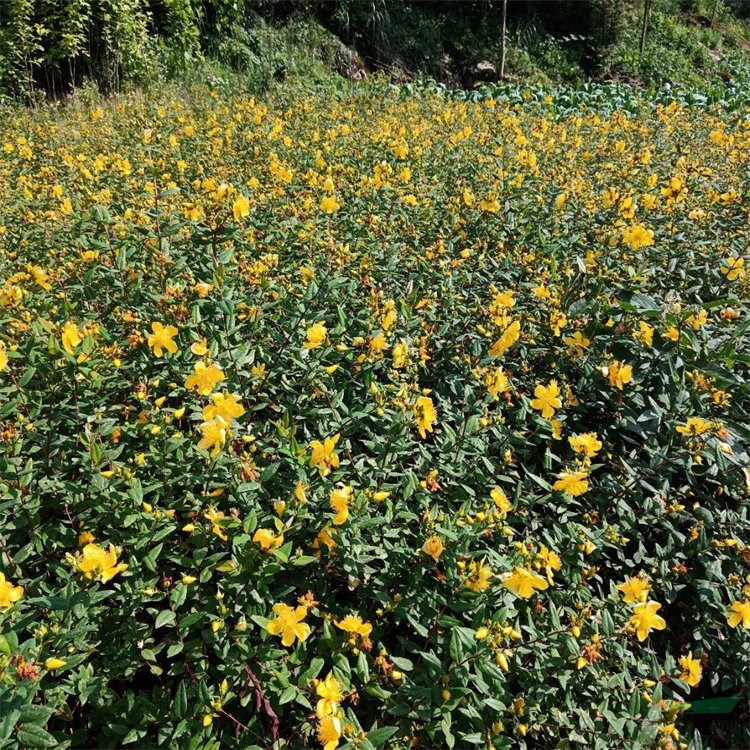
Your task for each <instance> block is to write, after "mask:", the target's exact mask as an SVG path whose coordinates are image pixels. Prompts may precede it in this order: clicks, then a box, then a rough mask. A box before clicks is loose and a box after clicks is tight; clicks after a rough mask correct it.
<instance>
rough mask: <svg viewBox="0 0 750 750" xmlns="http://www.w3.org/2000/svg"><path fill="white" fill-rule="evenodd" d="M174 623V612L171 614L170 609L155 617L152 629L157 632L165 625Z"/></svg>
mask: <svg viewBox="0 0 750 750" xmlns="http://www.w3.org/2000/svg"><path fill="white" fill-rule="evenodd" d="M174 622H175V614H174V612H172V610H171V609H165V610H164V611H163V612H159V614H158V615H157V616H156V624H155V625H154V628H155V629H156V630H158V629H159V628H163V627H164V626H165V625H174Z"/></svg>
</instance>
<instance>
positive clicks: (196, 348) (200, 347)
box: [190, 339, 208, 357]
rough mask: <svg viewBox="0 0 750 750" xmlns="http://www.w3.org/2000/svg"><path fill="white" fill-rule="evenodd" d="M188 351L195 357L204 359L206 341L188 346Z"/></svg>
mask: <svg viewBox="0 0 750 750" xmlns="http://www.w3.org/2000/svg"><path fill="white" fill-rule="evenodd" d="M190 351H191V352H192V353H193V354H195V356H196V357H205V356H206V354H208V344H207V342H206V339H201V340H200V341H195V342H194V343H192V344H191V345H190Z"/></svg>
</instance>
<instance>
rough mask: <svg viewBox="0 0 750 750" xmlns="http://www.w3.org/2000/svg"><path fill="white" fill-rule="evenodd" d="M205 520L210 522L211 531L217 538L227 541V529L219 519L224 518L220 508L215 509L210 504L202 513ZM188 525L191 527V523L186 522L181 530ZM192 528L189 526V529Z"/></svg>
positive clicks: (185, 528) (184, 529) (185, 529)
mask: <svg viewBox="0 0 750 750" xmlns="http://www.w3.org/2000/svg"><path fill="white" fill-rule="evenodd" d="M203 515H204V517H205V518H206V520H207V521H209V522H210V524H211V533H212V534H215V535H216V536H218V537H219V539H221V540H223V541H225V542H226V541H227V538H228V537H227V531H226V529H225V528H224V526H222V524H221V523H220V521H221V520H222V519H223V518H225V516H224V514H223V513H222V512H221V511H220V510H216V508H214V506H213V505H210V506H209V508H208V510H207V511H206V512H205V513H204V514H203ZM188 526H190V527H192V526H193V524H188V525H187V526H185V527H183V529H182V530H183V531H187V530H188ZM192 530H193V529H192V528H191V529H190V531H192Z"/></svg>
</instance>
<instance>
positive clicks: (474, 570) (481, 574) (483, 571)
mask: <svg viewBox="0 0 750 750" xmlns="http://www.w3.org/2000/svg"><path fill="white" fill-rule="evenodd" d="M494 575H495V572H494V571H493V570H492V568H491V567H490V566H489V565H485V564H484V560H480V561H479V562H477V561H476V560H472V561H471V562H470V563H469V575H468V577H467V578H466V582H465V586H466V588H467V589H470V590H471V591H477V592H479V591H485V590H486V589H488V588H489V587H490V581H491V580H492V578H493V576H494Z"/></svg>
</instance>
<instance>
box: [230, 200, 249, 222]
mask: <svg viewBox="0 0 750 750" xmlns="http://www.w3.org/2000/svg"><path fill="white" fill-rule="evenodd" d="M232 213H233V214H234V220H235V221H242V219H244V218H245V217H246V216H249V215H250V201H249V200H248V199H247V198H245V196H244V195H238V196H237V197H236V198H235V199H234V203H233V204H232Z"/></svg>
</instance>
